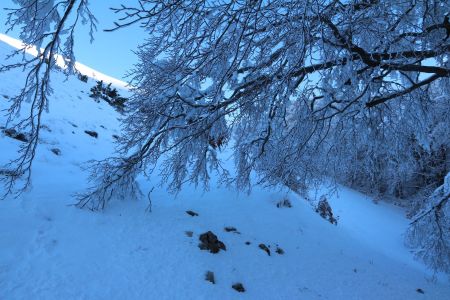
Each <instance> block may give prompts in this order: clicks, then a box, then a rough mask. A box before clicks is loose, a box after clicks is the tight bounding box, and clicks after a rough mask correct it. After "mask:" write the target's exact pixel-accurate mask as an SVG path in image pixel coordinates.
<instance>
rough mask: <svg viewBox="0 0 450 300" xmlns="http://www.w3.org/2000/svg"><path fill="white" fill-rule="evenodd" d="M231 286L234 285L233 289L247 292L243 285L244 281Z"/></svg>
mask: <svg viewBox="0 0 450 300" xmlns="http://www.w3.org/2000/svg"><path fill="white" fill-rule="evenodd" d="M231 287H232V288H233V289H235V290H236V291H238V292H239V293H243V292H245V288H244V286H243V285H242V283H240V282H237V283H235V284H233V285H232V286H231Z"/></svg>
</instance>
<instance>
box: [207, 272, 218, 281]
mask: <svg viewBox="0 0 450 300" xmlns="http://www.w3.org/2000/svg"><path fill="white" fill-rule="evenodd" d="M205 280H206V281H209V282H211V283H212V284H216V278H215V277H214V272H211V271H206V274H205Z"/></svg>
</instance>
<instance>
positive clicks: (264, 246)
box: [259, 244, 270, 256]
mask: <svg viewBox="0 0 450 300" xmlns="http://www.w3.org/2000/svg"><path fill="white" fill-rule="evenodd" d="M259 249H261V250H264V251H266V253H267V255H269V256H270V249H269V248H268V247H267V246H266V245H264V244H259Z"/></svg>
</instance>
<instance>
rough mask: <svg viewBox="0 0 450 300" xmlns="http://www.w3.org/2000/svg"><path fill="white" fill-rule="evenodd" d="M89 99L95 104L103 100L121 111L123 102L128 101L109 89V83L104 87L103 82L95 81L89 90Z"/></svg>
mask: <svg viewBox="0 0 450 300" xmlns="http://www.w3.org/2000/svg"><path fill="white" fill-rule="evenodd" d="M89 97H91V98H94V99H95V100H96V101H97V102H98V101H100V99H103V100H105V101H106V102H108V103H109V104H110V105H112V106H114V107H115V108H117V109H119V110H123V108H124V107H125V102H127V100H128V99H127V98H124V97H121V96H120V95H119V92H118V91H117V89H116V88H112V87H111V83H109V84H108V85H105V84H104V83H103V80H100V81H97V84H96V85H95V86H93V87H92V88H91V94H90V95H89Z"/></svg>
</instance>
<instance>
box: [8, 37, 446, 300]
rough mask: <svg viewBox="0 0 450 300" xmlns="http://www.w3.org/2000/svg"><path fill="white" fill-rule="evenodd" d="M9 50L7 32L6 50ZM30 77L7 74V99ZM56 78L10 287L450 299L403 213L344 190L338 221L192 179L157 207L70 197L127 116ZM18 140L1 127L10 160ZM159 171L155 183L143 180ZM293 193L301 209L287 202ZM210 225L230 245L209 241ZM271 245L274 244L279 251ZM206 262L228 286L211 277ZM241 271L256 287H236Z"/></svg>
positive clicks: (128, 294)
mask: <svg viewBox="0 0 450 300" xmlns="http://www.w3.org/2000/svg"><path fill="white" fill-rule="evenodd" d="M9 51H11V48H10V47H9V46H7V45H6V44H2V43H1V44H0V61H4V57H5V55H6V54H7V53H9ZM23 76H24V74H23V73H21V72H20V70H15V71H11V72H9V73H5V74H0V108H1V109H4V108H6V107H8V98H10V97H12V96H14V95H15V93H17V91H18V90H19V88H20V86H21V83H22V82H21V79H22V78H23ZM54 76H55V77H54V79H53V82H52V84H53V87H54V89H55V93H54V95H53V96H52V99H51V105H50V112H49V113H48V114H46V115H45V116H44V123H45V127H44V128H45V130H43V132H42V139H41V142H40V145H39V149H38V154H37V157H36V161H35V164H34V173H33V188H32V189H31V190H30V192H28V193H26V194H23V195H22V196H21V197H20V198H19V199H7V200H4V201H0V299H240V298H242V299H450V285H449V283H448V281H446V279H445V278H441V279H437V280H434V281H433V280H431V276H430V274H429V272H428V271H426V269H425V267H424V266H423V265H422V264H420V263H418V262H416V261H414V260H413V259H412V256H411V254H410V253H409V252H408V250H407V249H406V248H404V246H403V244H402V236H401V235H402V233H403V232H404V230H405V228H406V226H407V224H408V220H407V219H405V217H404V212H403V211H402V210H400V209H399V208H397V207H392V206H389V205H387V204H375V203H374V202H373V201H371V199H369V198H367V197H365V196H363V195H361V194H358V193H356V192H354V191H351V190H348V189H345V188H341V189H340V190H339V191H338V194H335V195H333V196H329V200H330V203H331V205H332V207H333V209H334V212H335V214H337V215H338V216H339V223H338V225H337V226H334V225H331V224H330V223H328V222H326V221H324V220H323V219H322V218H321V217H320V216H319V215H317V214H316V213H315V212H314V211H313V210H312V209H311V207H310V205H309V204H308V203H307V202H306V201H304V200H303V199H301V198H300V197H299V196H297V195H295V194H292V193H289V192H287V191H279V190H267V189H263V188H259V187H256V188H255V189H254V190H253V192H252V194H251V195H246V194H237V193H235V192H234V191H230V190H227V189H225V188H215V187H214V186H212V189H211V191H209V192H202V191H199V190H195V189H194V188H192V187H187V188H186V189H185V190H183V191H182V192H181V193H180V194H179V195H178V196H177V197H174V196H173V195H170V194H168V193H167V192H166V191H165V190H164V188H155V190H154V191H153V193H152V194H151V198H152V202H153V207H152V208H153V211H152V212H151V213H146V212H145V209H146V207H147V204H148V203H147V200H146V199H143V200H142V201H140V202H134V201H123V202H114V203H111V206H109V207H108V208H107V209H106V210H105V211H104V212H100V213H94V212H90V211H85V210H79V209H76V208H74V207H73V206H68V205H69V204H71V203H73V201H74V199H73V198H72V195H73V194H74V193H76V192H77V191H82V190H83V188H85V187H86V181H85V180H86V176H87V174H86V173H85V172H84V171H82V170H81V167H82V165H83V163H84V162H85V161H87V160H89V159H100V158H104V157H106V156H107V155H109V154H111V153H113V151H114V144H113V141H114V138H113V135H114V134H117V133H118V131H119V125H118V118H119V117H120V116H119V114H118V113H117V112H116V111H115V110H114V109H113V108H112V107H110V106H109V105H108V104H106V103H105V102H101V103H97V102H95V101H93V99H91V98H89V97H88V93H89V92H88V91H89V89H90V87H91V86H92V85H94V81H93V80H90V81H89V82H88V84H86V83H83V82H81V81H79V80H77V79H76V78H69V80H67V81H65V80H64V79H65V78H64V77H63V76H62V75H60V74H56V75H54ZM3 123H4V118H3V116H2V117H0V125H3ZM85 130H91V131H92V130H93V131H96V132H97V133H98V138H93V137H91V136H89V135H87V134H86V133H85ZM19 144H20V141H17V140H14V139H11V138H9V137H7V136H6V135H4V134H3V133H2V134H0V164H1V163H4V162H6V161H7V160H8V159H9V158H11V157H14V155H16V153H15V152H16V150H17V148H18V145H19ZM55 148H57V149H60V151H61V153H60V155H55V154H54V153H53V152H52V151H51V150H52V149H55ZM157 181H158V180H157V178H156V175H155V177H154V180H153V182H145V181H143V182H142V188H143V190H144V191H149V190H150V189H151V188H152V187H153V186H154V185H156V184H157ZM322 193H324V191H318V195H319V196H320V195H321V194H322ZM284 198H288V199H290V201H291V202H292V204H293V207H292V208H277V207H276V203H277V202H278V201H280V200H282V199H284ZM186 210H193V211H195V212H197V213H198V214H199V215H198V216H194V217H192V216H190V215H188V214H187V213H186ZM226 226H232V227H235V228H236V229H237V230H238V231H239V233H235V232H226V231H225V230H224V228H225V227H226ZM208 230H211V231H212V232H214V233H215V234H217V236H218V238H219V239H220V240H222V241H223V242H224V243H225V245H226V248H227V250H226V251H220V252H219V253H218V254H211V253H209V252H207V251H202V250H200V249H199V247H198V243H199V241H198V239H199V235H200V234H202V233H204V232H206V231H208ZM189 231H190V232H192V233H193V234H192V237H189V234H187V233H186V232H189ZM260 244H265V245H267V246H270V250H271V255H270V256H269V255H268V254H267V253H266V252H265V251H263V250H261V249H260V248H259V245H260ZM277 247H280V248H282V249H283V250H284V254H278V253H276V252H275V249H276V248H277ZM207 271H212V272H214V274H215V279H216V284H212V283H210V282H208V281H206V280H205V273H206V272H207ZM237 282H240V283H242V284H243V286H244V287H245V292H244V293H238V292H237V291H235V290H234V289H232V287H231V286H232V285H233V284H234V283H237ZM418 289H420V290H418Z"/></svg>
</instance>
